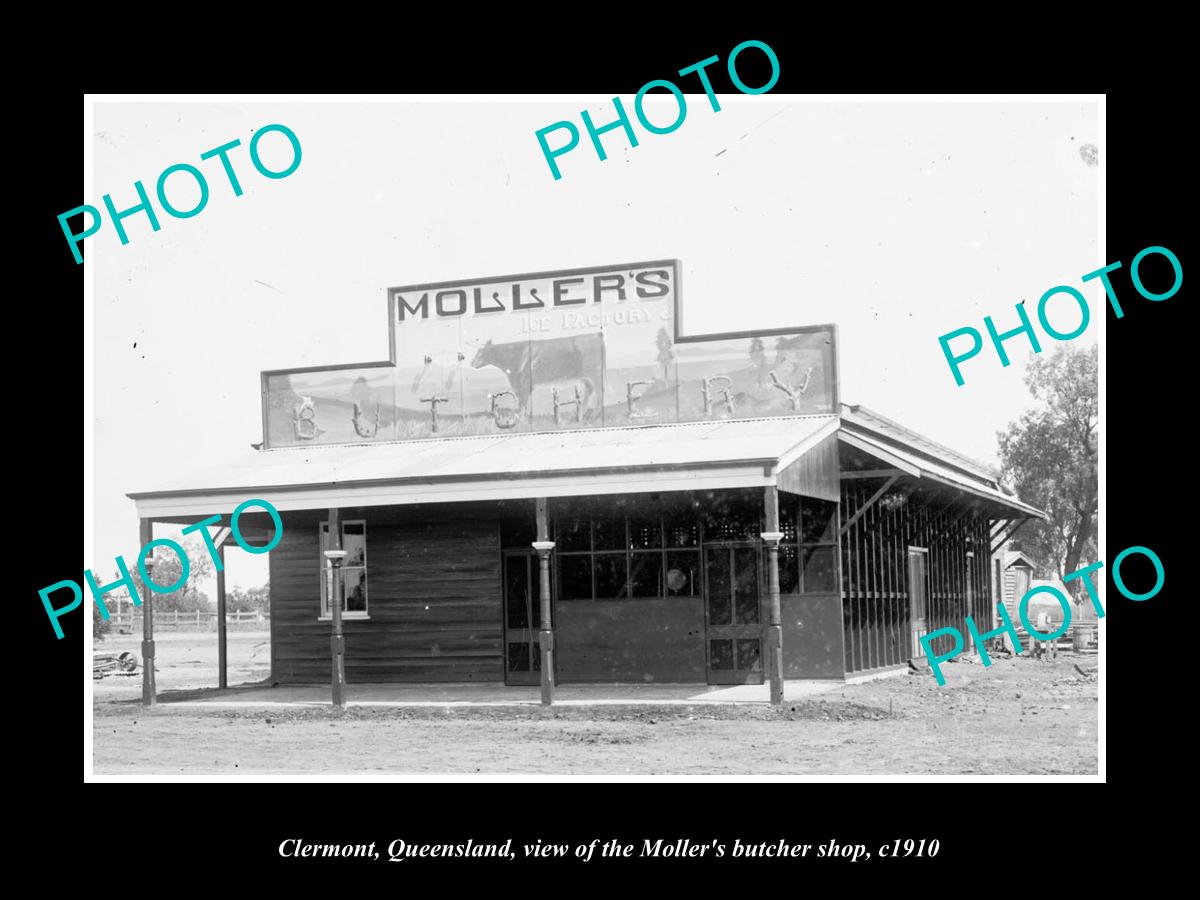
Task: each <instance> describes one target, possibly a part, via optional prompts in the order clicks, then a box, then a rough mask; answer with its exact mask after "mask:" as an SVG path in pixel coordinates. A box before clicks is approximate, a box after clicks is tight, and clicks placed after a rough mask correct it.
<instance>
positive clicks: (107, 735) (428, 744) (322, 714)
mask: <svg viewBox="0 0 1200 900" xmlns="http://www.w3.org/2000/svg"><path fill="white" fill-rule="evenodd" d="M231 640H232V636H231ZM253 643H254V641H253V640H252V639H250V638H248V639H246V646H247V647H248V648H249V647H252V646H253ZM230 655H231V659H232V657H233V656H234V651H233V648H232V647H231V652H230ZM165 659H166V657H165V656H163V657H160V663H161V662H163V661H164V660H165ZM1076 663H1078V664H1079V665H1080V666H1082V667H1083V668H1085V669H1088V668H1091V667H1094V666H1095V665H1096V656H1095V654H1088V655H1084V654H1074V653H1065V654H1062V655H1060V656H1059V658H1058V659H1057V660H1050V661H1039V660H1034V659H1030V658H1028V657H1026V656H1021V657H1017V658H1015V659H1002V660H998V661H997V662H996V663H995V664H994V665H992V666H991V667H988V668H985V667H983V666H981V665H979V664H978V663H977V662H964V663H955V664H950V665H947V666H945V671H946V673H947V683H946V685H945V686H943V687H939V686H938V685H937V683H936V682H935V681H934V679H933V677H932V676H931V675H929V674H928V673H925V674H912V675H901V676H896V677H891V678H885V679H879V680H876V681H870V682H865V683H862V684H853V685H846V686H844V687H839V688H838V689H836V690H834V691H831V692H828V693H825V694H821V695H819V696H815V697H812V698H809V699H806V700H804V701H799V702H792V703H788V704H786V705H784V706H783V707H782V708H780V709H774V708H771V707H769V706H767V705H765V704H738V705H733V704H729V705H712V704H694V705H688V706H660V707H648V706H606V707H581V706H573V707H555V708H552V709H549V710H543V709H541V708H540V707H528V706H526V707H499V708H498V707H483V708H462V707H455V708H450V707H430V708H420V709H412V708H407V709H405V708H386V707H353V706H352V707H350V708H348V709H347V710H344V711H337V710H334V709H332V708H330V707H316V708H313V707H296V708H287V709H283V710H281V709H279V708H273V709H270V710H258V711H254V710H251V709H246V708H242V709H221V708H212V709H205V708H197V707H195V706H189V707H181V706H175V707H172V705H171V704H170V703H161V704H159V705H158V706H157V707H155V708H153V709H146V708H144V707H142V706H141V705H140V704H138V703H137V701H136V700H135V699H134V698H135V697H136V689H135V688H136V685H134V684H132V683H130V682H132V681H134V679H130V680H129V681H127V682H125V687H124V689H114V688H115V685H114V686H110V685H108V684H107V682H109V681H111V679H106V680H105V681H106V683H105V684H104V687H103V688H100V687H98V688H97V691H96V696H95V702H94V705H93V710H94V732H93V733H94V752H95V757H94V759H95V772H96V774H97V775H121V776H138V775H146V774H156V775H171V774H184V775H221V774H229V775H233V776H240V777H244V776H246V775H254V774H265V773H271V774H287V773H307V774H320V773H354V772H362V773H367V774H369V773H376V774H389V775H403V774H408V773H422V774H435V773H448V774H449V773H454V774H471V775H474V774H476V773H478V774H497V773H513V774H518V775H520V774H526V775H541V774H545V773H552V774H556V775H564V776H575V777H580V778H587V777H588V776H593V775H615V776H622V775H630V776H647V775H660V776H671V775H715V776H755V775H760V776H762V775H765V776H786V775H800V776H803V775H837V776H853V775H895V774H917V775H925V774H928V775H954V774H996V775H1017V776H1020V775H1043V774H1064V773H1065V774H1096V771H1097V730H1096V729H1097V684H1096V679H1095V678H1094V677H1091V678H1088V677H1084V676H1081V675H1079V674H1078V672H1077V671H1076V670H1075V668H1074V664H1076ZM164 668H167V669H169V666H165V667H164ZM166 680H167V681H168V682H171V681H172V680H175V681H177V682H178V679H173V678H172V677H171V676H170V675H169V673H168V677H167V679H166ZM162 681H163V678H162V675H161V674H160V684H161V683H162ZM231 681H233V679H232V678H231ZM204 683H208V684H211V681H207V682H204ZM178 686H179V687H183V686H185V685H184V684H183V683H178Z"/></svg>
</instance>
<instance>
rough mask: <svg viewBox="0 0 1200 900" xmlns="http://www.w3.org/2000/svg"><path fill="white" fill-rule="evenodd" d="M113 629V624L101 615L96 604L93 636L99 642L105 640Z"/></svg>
mask: <svg viewBox="0 0 1200 900" xmlns="http://www.w3.org/2000/svg"><path fill="white" fill-rule="evenodd" d="M111 628H112V622H110V621H108V620H107V619H105V618H104V616H102V615H100V607H99V606H97V605H96V604H95V603H93V604H92V636H93V637H94V638H96V639H97V640H100V641H102V640H104V636H105V635H106V634H108V632H109V630H110V629H111Z"/></svg>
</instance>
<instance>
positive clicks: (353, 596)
mask: <svg viewBox="0 0 1200 900" xmlns="http://www.w3.org/2000/svg"><path fill="white" fill-rule="evenodd" d="M342 571H343V573H345V574H344V578H345V591H346V603H345V605H344V606H343V607H342V608H343V609H345V610H346V612H366V611H367V570H366V569H361V568H349V569H346V568H344V569H342Z"/></svg>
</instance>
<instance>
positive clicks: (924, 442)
mask: <svg viewBox="0 0 1200 900" xmlns="http://www.w3.org/2000/svg"><path fill="white" fill-rule="evenodd" d="M838 440H840V441H841V442H842V443H845V444H849V445H850V446H852V447H855V448H856V449H858V450H861V451H862V452H864V453H866V454H868V455H870V456H872V457H874V458H875V459H878V460H879V461H880V462H881V463H882V464H883V465H885V466H888V467H890V468H891V469H894V470H895V471H896V472H897V473H898V474H900V473H902V474H904V475H907V476H909V477H912V478H917V479H924V480H928V481H932V482H936V483H939V484H944V485H947V486H949V487H953V488H957V489H959V490H961V491H963V492H965V493H968V494H973V495H974V496H976V497H980V498H982V499H986V500H989V501H991V502H992V503H994V504H996V505H997V506H1000V507H1003V508H1004V511H1005V513H1006V515H1005V516H997V518H1007V517H1011V518H1025V517H1032V518H1037V519H1044V518H1046V514H1045V513H1044V512H1042V511H1041V510H1040V509H1037V508H1035V507H1033V506H1030V505H1029V504H1028V503H1024V502H1023V501H1021V500H1020V499H1019V498H1017V497H1015V496H1013V495H1011V494H1006V493H1005V492H1004V491H1003V490H1001V489H1000V483H999V480H998V479H997V478H996V476H995V474H994V473H993V472H991V471H989V470H988V469H987V468H986V467H984V466H983V465H981V464H980V463H977V462H975V461H974V460H971V459H969V458H967V457H965V456H963V455H961V454H960V453H957V452H956V451H954V450H951V449H950V448H949V447H944V446H942V445H941V444H938V443H936V442H934V441H931V440H929V439H928V438H926V437H923V436H922V435H919V434H917V433H916V432H914V431H910V430H909V429H907V428H905V427H904V426H902V425H899V424H897V423H895V422H893V421H891V420H890V419H886V418H884V417H883V416H881V415H879V414H878V413H875V412H872V411H871V410H868V409H866V408H864V407H861V406H843V409H842V428H841V430H840V431H839V432H838Z"/></svg>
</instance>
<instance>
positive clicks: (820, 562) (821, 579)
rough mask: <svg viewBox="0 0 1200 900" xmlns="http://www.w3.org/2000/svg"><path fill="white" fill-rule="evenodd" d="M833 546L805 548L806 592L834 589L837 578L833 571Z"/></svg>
mask: <svg viewBox="0 0 1200 900" xmlns="http://www.w3.org/2000/svg"><path fill="white" fill-rule="evenodd" d="M833 551H834V548H833V547H805V548H804V592H805V593H806V594H812V593H816V592H817V591H833V590H834V589H835V588H836V584H837V582H836V579H835V578H834V573H833V559H834V557H833Z"/></svg>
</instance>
